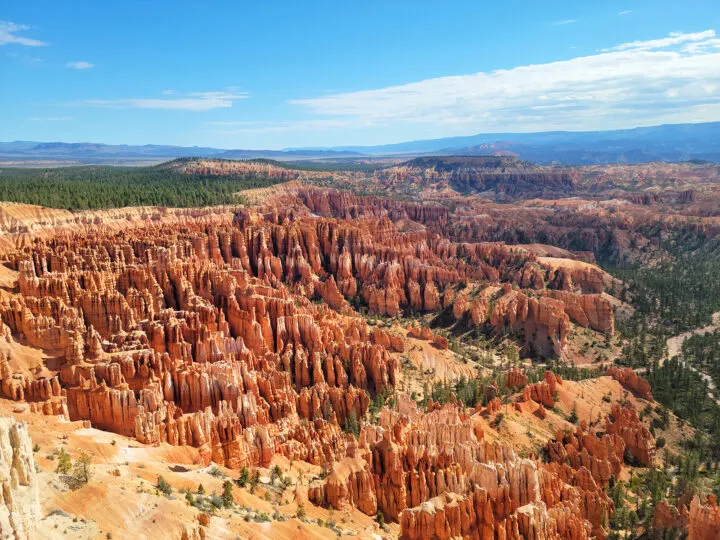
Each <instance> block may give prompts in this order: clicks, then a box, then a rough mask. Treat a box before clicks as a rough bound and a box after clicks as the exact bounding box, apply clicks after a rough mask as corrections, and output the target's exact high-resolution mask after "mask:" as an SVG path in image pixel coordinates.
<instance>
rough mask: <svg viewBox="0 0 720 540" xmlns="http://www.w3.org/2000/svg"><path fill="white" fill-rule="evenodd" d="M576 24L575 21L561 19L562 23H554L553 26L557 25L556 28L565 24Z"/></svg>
mask: <svg viewBox="0 0 720 540" xmlns="http://www.w3.org/2000/svg"><path fill="white" fill-rule="evenodd" d="M576 22H578V20H577V19H563V20H562V21H555V24H557V25H558V26H563V25H566V24H575V23H576Z"/></svg>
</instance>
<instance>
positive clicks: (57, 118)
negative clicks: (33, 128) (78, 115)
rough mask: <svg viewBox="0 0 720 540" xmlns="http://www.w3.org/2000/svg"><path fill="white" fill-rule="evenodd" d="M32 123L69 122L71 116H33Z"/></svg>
mask: <svg viewBox="0 0 720 540" xmlns="http://www.w3.org/2000/svg"><path fill="white" fill-rule="evenodd" d="M30 120H32V121H33V122H69V121H70V120H73V117H72V116H35V117H34V118H31V119H30Z"/></svg>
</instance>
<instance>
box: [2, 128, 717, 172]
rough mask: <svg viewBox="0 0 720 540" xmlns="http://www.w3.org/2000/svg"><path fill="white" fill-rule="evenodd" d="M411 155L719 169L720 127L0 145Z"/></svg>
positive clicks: (24, 152) (97, 159)
mask: <svg viewBox="0 0 720 540" xmlns="http://www.w3.org/2000/svg"><path fill="white" fill-rule="evenodd" d="M419 155H465V156H488V155H508V156H517V157H520V158H521V159H524V160H528V161H533V162H536V163H541V164H549V163H563V164H570V165H588V164H602V163H640V162H647V161H689V160H705V161H715V162H720V122H712V123H702V124H671V125H663V126H653V127H642V128H634V129H622V130H613V131H581V132H573V131H546V132H540V133H489V134H478V135H471V136H467V137H448V138H443V139H429V140H419V141H410V142H405V143H397V144H386V145H379V146H340V147H330V148H289V149H285V150H241V149H238V150H223V149H218V148H208V147H199V146H192V147H186V146H167V145H152V144H150V145H144V146H130V145H107V144H94V143H64V142H31V141H15V142H7V143H4V142H0V161H5V162H13V163H15V162H19V163H22V162H32V161H53V162H76V163H115V162H117V163H122V162H132V161H160V160H163V159H172V158H177V157H188V156H194V157H213V158H223V159H252V158H271V159H277V160H285V161H295V160H308V159H310V160H337V159H368V158H373V157H392V156H397V157H404V156H419Z"/></svg>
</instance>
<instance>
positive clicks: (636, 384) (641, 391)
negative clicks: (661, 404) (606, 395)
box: [605, 367, 652, 401]
mask: <svg viewBox="0 0 720 540" xmlns="http://www.w3.org/2000/svg"><path fill="white" fill-rule="evenodd" d="M605 374H606V375H609V376H610V377H612V378H613V379H615V380H616V381H618V382H619V383H620V384H622V385H623V386H624V387H625V388H627V389H628V390H630V391H631V392H632V393H633V394H635V395H636V396H639V397H641V398H643V399H647V400H648V401H652V392H651V391H650V383H649V382H647V381H646V380H645V379H643V378H642V377H640V375H638V374H637V373H636V372H635V370H634V369H632V368H618V367H611V368H609V369H608V370H607V371H606V372H605Z"/></svg>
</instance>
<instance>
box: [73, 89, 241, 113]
mask: <svg viewBox="0 0 720 540" xmlns="http://www.w3.org/2000/svg"><path fill="white" fill-rule="evenodd" d="M163 94H164V95H167V94H165V93H164V92H163ZM247 97H248V94H247V93H246V92H234V91H225V92H193V93H190V94H186V95H184V96H177V97H172V98H125V99H86V100H83V101H80V102H78V103H77V104H78V105H84V106H87V107H104V108H110V109H166V110H179V111H209V110H211V109H223V108H229V107H232V106H233V103H234V102H235V101H237V100H240V99H246V98H247Z"/></svg>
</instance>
